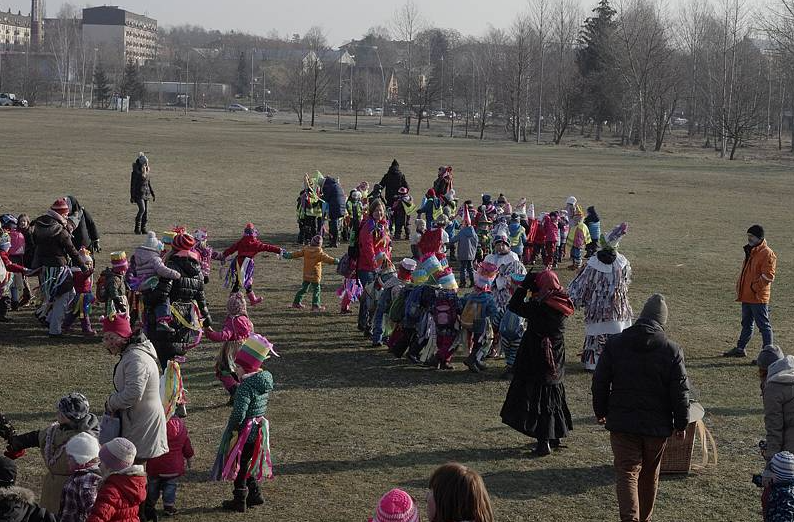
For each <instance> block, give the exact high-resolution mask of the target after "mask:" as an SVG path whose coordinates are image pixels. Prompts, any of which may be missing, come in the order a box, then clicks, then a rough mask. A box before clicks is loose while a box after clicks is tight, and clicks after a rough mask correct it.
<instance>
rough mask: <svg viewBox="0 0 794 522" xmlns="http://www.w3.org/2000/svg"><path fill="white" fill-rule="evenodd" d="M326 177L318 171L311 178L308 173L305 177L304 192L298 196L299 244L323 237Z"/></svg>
mask: <svg viewBox="0 0 794 522" xmlns="http://www.w3.org/2000/svg"><path fill="white" fill-rule="evenodd" d="M324 183H325V176H323V175H322V173H321V172H320V171H319V170H317V171H315V172H314V174H312V175H311V176H310V175H309V173H308V172H307V173H306V174H305V175H304V177H303V190H301V192H300V194H299V195H298V206H297V214H298V224H299V225H300V231H299V233H298V243H303V244H304V245H305V244H307V243H309V241H310V240H311V238H312V237H314V236H315V235H317V234H320V235H322V217H323V200H322V186H323V184H324Z"/></svg>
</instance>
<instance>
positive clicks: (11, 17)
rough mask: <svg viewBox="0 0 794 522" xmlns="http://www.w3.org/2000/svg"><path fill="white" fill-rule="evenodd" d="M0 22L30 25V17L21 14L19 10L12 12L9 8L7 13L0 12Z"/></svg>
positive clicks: (19, 25) (22, 25)
mask: <svg viewBox="0 0 794 522" xmlns="http://www.w3.org/2000/svg"><path fill="white" fill-rule="evenodd" d="M0 24H5V25H15V26H17V27H30V17H29V16H25V15H23V14H22V12H21V11H20V12H17V14H14V13H12V12H11V8H9V9H8V12H7V13H0Z"/></svg>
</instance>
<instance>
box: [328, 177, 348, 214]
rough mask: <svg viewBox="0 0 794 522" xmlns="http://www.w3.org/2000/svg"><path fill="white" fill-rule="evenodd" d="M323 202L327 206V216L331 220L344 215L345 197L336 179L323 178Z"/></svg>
mask: <svg viewBox="0 0 794 522" xmlns="http://www.w3.org/2000/svg"><path fill="white" fill-rule="evenodd" d="M323 201H325V202H326V203H327V204H328V215H329V217H330V218H331V219H339V218H341V217H343V216H344V215H345V211H346V208H345V205H346V202H347V197H346V196H345V193H344V191H343V190H342V187H341V186H340V185H339V181H338V180H337V179H335V178H331V177H328V178H325V183H323Z"/></svg>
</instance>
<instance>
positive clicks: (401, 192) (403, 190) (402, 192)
mask: <svg viewBox="0 0 794 522" xmlns="http://www.w3.org/2000/svg"><path fill="white" fill-rule="evenodd" d="M397 194H399V195H401V196H405V195H406V194H408V187H400V188H399V189H397Z"/></svg>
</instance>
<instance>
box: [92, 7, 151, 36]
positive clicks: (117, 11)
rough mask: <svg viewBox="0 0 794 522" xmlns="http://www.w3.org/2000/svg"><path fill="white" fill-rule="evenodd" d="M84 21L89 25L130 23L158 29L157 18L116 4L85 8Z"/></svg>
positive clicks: (129, 24) (130, 24)
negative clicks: (132, 11)
mask: <svg viewBox="0 0 794 522" xmlns="http://www.w3.org/2000/svg"><path fill="white" fill-rule="evenodd" d="M83 23H84V24H89V25H128V26H139V27H141V28H144V29H151V30H154V31H156V30H157V20H155V19H154V18H149V17H148V16H143V15H139V14H136V13H131V12H130V11H125V10H124V9H121V8H119V7H118V6H114V5H104V6H100V7H86V8H85V9H83Z"/></svg>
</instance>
